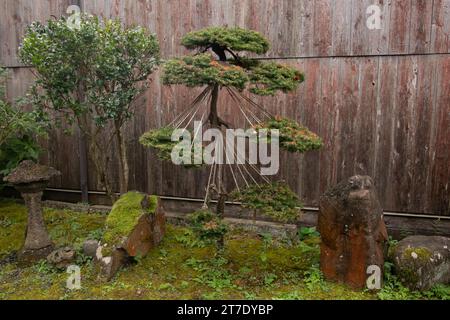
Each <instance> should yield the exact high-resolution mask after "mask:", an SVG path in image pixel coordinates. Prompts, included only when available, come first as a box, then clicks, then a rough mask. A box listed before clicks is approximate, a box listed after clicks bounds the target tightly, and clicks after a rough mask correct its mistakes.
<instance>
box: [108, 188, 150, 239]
mask: <svg viewBox="0 0 450 320" xmlns="http://www.w3.org/2000/svg"><path fill="white" fill-rule="evenodd" d="M144 197H145V194H143V193H139V192H135V191H131V192H128V193H126V194H124V195H122V196H121V197H120V199H119V200H117V201H116V202H115V203H114V206H113V207H112V209H111V212H110V213H109V215H108V217H107V218H106V223H105V229H106V230H105V234H104V236H103V242H105V243H107V244H110V245H113V244H116V242H118V241H121V239H122V238H123V237H126V236H128V235H129V234H130V232H131V231H132V230H133V228H134V227H135V226H136V224H137V222H138V220H139V218H140V217H141V215H142V213H143V209H142V205H141V202H142V200H144ZM149 199H150V204H149V209H148V211H147V213H155V211H156V206H157V204H158V198H157V197H156V196H150V197H149Z"/></svg>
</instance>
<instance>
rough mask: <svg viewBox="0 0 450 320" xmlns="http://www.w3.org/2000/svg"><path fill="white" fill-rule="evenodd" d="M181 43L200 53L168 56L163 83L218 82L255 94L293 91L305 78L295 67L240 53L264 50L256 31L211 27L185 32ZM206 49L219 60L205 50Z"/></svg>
mask: <svg viewBox="0 0 450 320" xmlns="http://www.w3.org/2000/svg"><path fill="white" fill-rule="evenodd" d="M182 44H183V45H184V46H185V47H186V48H188V49H196V48H198V49H201V50H200V51H201V52H203V53H198V54H196V55H193V56H184V57H181V58H175V59H170V60H168V61H167V62H166V63H165V66H164V74H163V82H164V84H167V85H170V84H183V85H185V86H188V87H196V86H199V87H201V86H204V85H214V84H218V85H220V86H223V87H232V88H236V89H238V90H244V89H249V90H250V92H252V93H254V94H256V95H274V94H275V93H276V92H277V91H282V92H284V93H287V92H290V91H294V90H295V89H297V87H298V85H299V84H300V83H302V82H303V81H304V76H303V74H302V73H301V72H300V71H298V70H297V69H295V68H292V67H290V66H286V65H282V64H278V63H275V62H262V61H258V60H256V59H251V58H248V57H245V56H240V55H239V52H242V51H245V52H253V53H259V54H263V53H266V52H267V50H268V49H269V43H268V41H267V40H266V39H265V38H264V37H263V36H262V35H261V34H259V33H258V32H256V31H252V30H245V29H242V28H226V27H210V28H206V29H202V30H199V31H194V32H190V33H188V34H186V35H185V36H184V37H183V39H182ZM207 49H211V50H212V51H213V52H214V53H216V54H217V55H218V57H219V58H221V59H220V60H221V61H220V62H219V61H217V59H216V58H214V57H213V56H211V55H210V54H208V53H205V52H206V50H207ZM227 54H228V56H227ZM230 56H231V57H230ZM228 58H229V59H228ZM224 60H226V61H224Z"/></svg>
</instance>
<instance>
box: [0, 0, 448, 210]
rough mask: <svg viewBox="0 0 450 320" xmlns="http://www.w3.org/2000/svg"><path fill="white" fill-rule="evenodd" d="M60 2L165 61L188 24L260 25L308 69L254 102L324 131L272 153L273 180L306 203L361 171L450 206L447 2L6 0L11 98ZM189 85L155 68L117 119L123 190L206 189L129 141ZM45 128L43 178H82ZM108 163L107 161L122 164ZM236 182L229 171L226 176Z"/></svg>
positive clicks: (166, 114) (170, 112)
mask: <svg viewBox="0 0 450 320" xmlns="http://www.w3.org/2000/svg"><path fill="white" fill-rule="evenodd" d="M69 4H79V5H80V6H81V7H82V8H83V9H84V11H85V12H89V13H91V14H96V15H100V16H102V17H105V18H120V19H121V20H122V21H123V22H124V23H125V24H126V25H133V24H138V25H142V26H145V27H147V28H149V29H150V30H151V31H153V32H155V33H156V34H157V35H158V38H159V40H160V44H161V51H162V55H163V57H165V58H167V57H172V56H177V55H181V54H185V53H187V51H186V50H185V49H184V48H183V47H182V46H180V40H181V37H182V35H183V34H184V33H186V32H188V31H191V30H196V29H199V28H203V27H206V26H209V25H228V26H241V27H247V28H251V29H255V30H257V31H260V32H261V33H262V34H264V35H265V36H266V37H267V38H268V39H269V41H271V42H272V46H271V49H270V51H269V52H268V53H267V55H266V56H267V57H279V58H281V57H298V58H294V59H291V60H283V61H282V63H286V64H289V65H293V66H296V67H298V68H299V69H300V70H302V71H304V72H305V75H306V81H305V82H304V83H303V84H302V85H301V86H300V88H299V89H298V91H296V92H293V93H291V94H288V95H284V94H278V95H276V96H275V97H268V98H254V99H255V100H256V101H258V102H259V103H260V104H264V105H265V106H266V107H267V108H268V109H269V110H270V111H271V112H272V113H275V114H280V115H283V116H288V117H292V118H294V119H296V120H298V121H300V122H302V123H304V124H305V125H307V126H308V127H310V128H311V129H312V130H313V131H315V132H317V133H319V134H320V136H321V137H322V138H323V140H324V147H323V149H322V150H320V151H315V152H311V153H309V154H306V155H300V156H298V155H295V154H290V153H284V152H282V154H281V156H280V161H281V168H280V173H279V174H278V175H277V178H281V179H284V180H286V181H287V182H288V183H289V184H290V185H291V187H292V188H293V189H294V190H295V191H296V192H297V193H298V194H299V195H301V197H302V198H303V199H304V202H305V203H306V204H308V205H315V204H317V201H318V197H319V196H320V194H321V193H323V192H324V191H325V190H326V189H327V188H328V187H329V186H331V185H333V184H335V183H337V182H338V181H340V180H342V179H346V178H348V177H349V176H351V175H353V174H369V175H371V176H373V177H374V180H375V183H376V186H377V190H378V193H379V197H380V199H381V201H382V204H383V207H384V209H385V210H395V211H408V212H423V213H435V214H445V215H450V208H449V198H450V191H449V180H450V169H449V168H450V158H449V157H450V151H449V150H450V145H449V143H450V142H449V141H450V139H449V136H450V131H449V130H450V129H449V127H450V119H449V117H450V101H449V97H450V78H449V77H450V70H449V68H450V56H449V30H450V22H449V21H450V12H449V8H450V0H433V1H428V0H396V1H388V0H375V1H368V0H363V1H360V0H335V1H332V0H263V1H261V0H229V1H222V0H178V1H176V0H167V1H162V0H96V1H92V0H89V1H87V0H77V1H71V0H39V1H32V0H21V1H16V0H4V1H1V2H0V18H1V19H0V61H1V63H2V64H4V65H6V66H8V67H11V69H10V70H11V72H10V78H9V82H8V98H9V99H13V98H14V97H18V96H20V95H23V94H24V93H25V92H26V89H27V88H28V86H29V85H30V84H31V83H32V81H33V78H32V75H31V72H30V71H29V70H28V69H27V68H25V67H21V64H20V62H19V60H18V58H17V47H18V46H19V44H20V39H21V37H22V36H23V33H24V30H25V27H26V25H28V24H29V23H31V22H32V21H35V20H39V21H46V20H47V19H50V18H51V16H52V15H53V16H56V17H58V16H61V15H65V11H66V9H67V6H68V5H69ZM371 4H377V5H379V6H380V8H381V14H382V16H381V18H382V20H381V21H382V29H381V30H369V29H368V28H367V27H366V19H367V17H368V15H367V13H366V8H367V6H368V5H371ZM416 54H417V55H416ZM419 54H427V55H419ZM366 55H368V56H366ZM390 55H392V56H390ZM332 56H338V57H332ZM302 57H309V58H307V59H302ZM13 67H14V68H13ZM198 93H199V90H197V89H195V90H192V89H186V88H183V87H178V86H173V87H165V86H162V84H161V83H160V79H159V72H157V73H155V74H154V75H153V76H152V84H151V87H150V88H149V90H148V91H147V92H146V93H145V95H144V96H142V97H141V98H139V99H138V100H137V101H136V102H135V108H136V116H135V117H134V118H133V119H132V121H130V123H129V124H127V130H126V131H127V141H128V148H129V150H128V152H129V154H130V170H131V173H130V188H131V189H138V190H142V191H147V192H151V193H158V194H161V195H171V196H181V197H197V198H200V197H203V195H204V185H205V184H206V181H207V178H208V173H209V171H208V169H207V168H204V169H196V170H185V169H183V168H178V167H176V166H173V165H172V164H169V163H163V162H161V161H160V160H158V158H157V157H156V155H155V153H154V152H153V151H152V150H147V149H144V148H143V147H142V146H141V145H140V144H139V143H138V141H137V138H138V137H139V136H140V135H141V134H142V133H144V132H145V131H146V130H149V129H150V128H155V127H159V126H161V125H164V124H167V123H169V122H170V121H171V120H172V119H173V118H174V117H175V115H176V114H177V113H179V112H181V111H182V110H184V107H185V106H186V105H187V104H188V103H189V101H191V100H192V99H193V98H194V97H195V95H196V94H198ZM220 105H221V106H220V112H221V113H222V114H223V117H224V118H225V119H226V120H227V121H229V122H231V123H233V124H235V125H236V126H243V125H244V124H245V122H244V121H243V120H242V116H240V115H239V111H237V109H236V106H235V105H234V104H233V101H232V100H231V99H230V98H229V97H227V96H226V95H225V93H222V96H221V97H220ZM49 138H50V140H49V141H51V143H49V142H47V141H44V140H43V141H42V144H43V147H44V148H45V149H46V152H44V153H43V154H42V157H41V160H42V162H44V163H48V164H50V165H53V166H55V167H57V168H58V169H59V170H61V171H62V172H63V176H62V178H60V179H58V180H54V181H53V182H52V187H55V188H68V189H77V188H79V176H78V170H79V166H78V156H77V152H78V151H77V142H76V139H75V137H71V136H67V135H65V134H63V133H62V132H61V131H52V132H51V133H50V135H49ZM112 152H115V151H114V148H113V151H112ZM111 168H112V170H113V171H117V168H118V164H117V163H113V164H112V165H111ZM89 170H90V171H89V172H90V176H89V188H90V189H91V190H98V189H99V183H98V181H96V179H95V171H94V169H93V166H92V164H91V165H90V167H89ZM233 184H234V183H233V180H232V179H231V176H230V172H229V171H228V170H227V186H228V187H229V188H231V187H233Z"/></svg>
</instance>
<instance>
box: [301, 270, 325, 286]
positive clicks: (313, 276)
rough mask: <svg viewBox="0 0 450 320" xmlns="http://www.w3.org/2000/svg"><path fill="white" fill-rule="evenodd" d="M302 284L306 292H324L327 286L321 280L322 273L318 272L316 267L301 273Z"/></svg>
mask: <svg viewBox="0 0 450 320" xmlns="http://www.w3.org/2000/svg"><path fill="white" fill-rule="evenodd" d="M303 276H304V279H303V282H304V283H305V286H306V288H307V289H308V290H310V291H314V290H317V289H320V290H326V289H327V285H326V283H325V280H324V278H323V274H322V271H320V269H319V267H318V266H317V265H314V266H312V267H310V268H309V269H308V270H307V271H305V272H304V273H303Z"/></svg>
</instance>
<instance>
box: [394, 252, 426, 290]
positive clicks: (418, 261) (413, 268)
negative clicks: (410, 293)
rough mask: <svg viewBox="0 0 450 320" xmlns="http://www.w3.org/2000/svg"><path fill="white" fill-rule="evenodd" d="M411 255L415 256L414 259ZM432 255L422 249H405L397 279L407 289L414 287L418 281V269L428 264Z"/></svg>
mask: <svg viewBox="0 0 450 320" xmlns="http://www.w3.org/2000/svg"><path fill="white" fill-rule="evenodd" d="M413 255H417V257H416V258H414V257H413ZM431 257H432V253H431V252H430V251H429V250H428V249H427V248H423V247H416V248H407V249H405V250H404V252H403V255H402V259H403V263H402V269H401V273H400V274H399V277H400V279H401V281H402V282H403V283H404V284H406V285H407V286H409V287H414V286H415V284H417V282H418V281H419V280H420V274H419V269H420V267H422V266H424V265H425V264H426V263H428V262H429V259H430V258H431Z"/></svg>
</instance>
